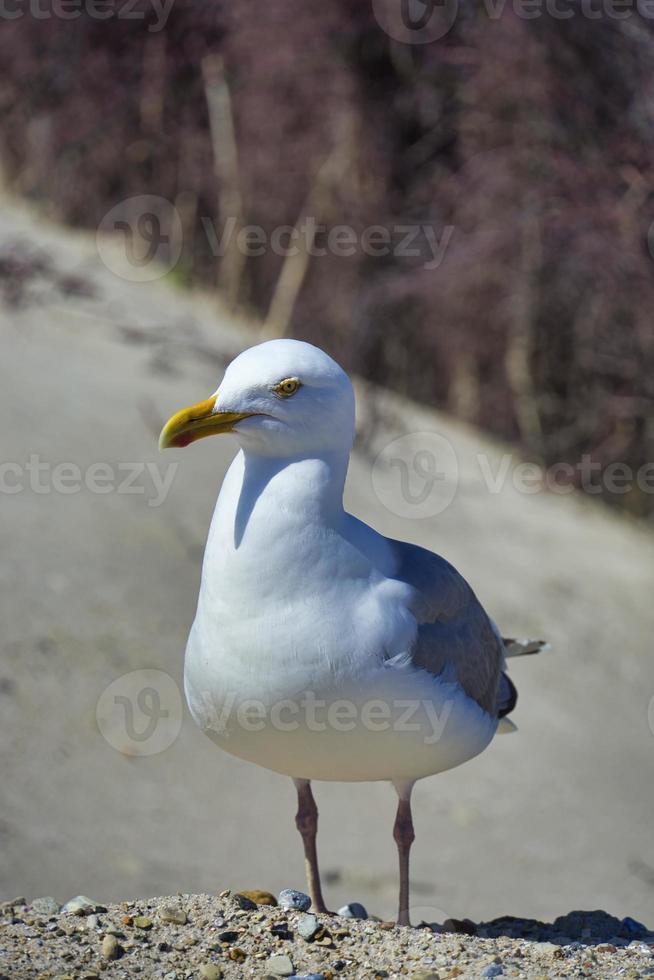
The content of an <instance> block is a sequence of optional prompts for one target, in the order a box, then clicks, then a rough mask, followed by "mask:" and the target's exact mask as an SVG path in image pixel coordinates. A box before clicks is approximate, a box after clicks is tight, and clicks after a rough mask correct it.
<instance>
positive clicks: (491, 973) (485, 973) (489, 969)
mask: <svg viewBox="0 0 654 980" xmlns="http://www.w3.org/2000/svg"><path fill="white" fill-rule="evenodd" d="M503 973H504V970H503V969H502V965H501V964H500V963H491V964H490V965H489V966H486V967H484V969H483V970H482V971H481V975H482V977H484V978H486V980H490V978H491V977H501V976H502V974H503Z"/></svg>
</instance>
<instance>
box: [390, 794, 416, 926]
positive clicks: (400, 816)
mask: <svg viewBox="0 0 654 980" xmlns="http://www.w3.org/2000/svg"><path fill="white" fill-rule="evenodd" d="M394 786H395V789H396V791H397V795H398V803H397V814H396V816H395V825H394V827H393V837H394V838H395V843H396V844H397V853H398V857H399V859H400V897H399V905H398V913H397V922H398V925H400V926H408V925H411V923H410V921H409V853H410V851H411V845H412V844H413V841H414V839H415V834H414V832H413V820H412V819H411V790H412V789H413V783H395V784H394Z"/></svg>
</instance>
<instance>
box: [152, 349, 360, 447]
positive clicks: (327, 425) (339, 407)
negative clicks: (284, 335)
mask: <svg viewBox="0 0 654 980" xmlns="http://www.w3.org/2000/svg"><path fill="white" fill-rule="evenodd" d="M222 432H233V433H234V435H235V436H236V438H237V439H238V441H239V443H240V444H241V446H242V448H244V449H246V450H249V451H252V452H255V453H257V454H260V455H264V456H274V457H279V458H285V457H289V458H292V457H295V456H301V455H307V454H314V453H316V454H321V453H329V452H349V450H350V448H351V446H352V440H353V438H354V392H353V389H352V383H351V381H350V379H349V378H348V376H347V374H346V373H345V371H343V369H342V368H341V367H339V365H338V364H337V363H336V361H334V360H332V358H331V357H329V355H328V354H325V352H324V351H322V350H320V348H318V347H314V346H313V345H312V344H307V343H304V342H302V341H299V340H269V341H267V342H266V343H263V344H258V345H257V346H256V347H250V348H249V349H248V350H246V351H243V353H242V354H239V356H238V357H237V358H235V359H234V360H233V361H232V363H231V364H230V365H229V367H228V368H227V370H226V371H225V376H224V378H223V380H222V383H221V384H220V386H219V388H218V390H217V391H216V392H215V393H214V394H213V395H212V396H211V397H210V398H208V399H206V401H203V402H199V403H198V404H197V405H191V406H190V407H189V408H184V409H182V411H180V412H177V413H176V415H173V417H172V418H171V419H169V421H168V422H167V423H166V425H165V426H164V428H163V429H162V432H161V436H160V438H159V446H160V448H161V449H167V448H169V447H171V446H187V445H188V444H189V443H191V442H194V441H195V440H196V439H202V438H203V437H204V436H209V435H215V434H218V433H222Z"/></svg>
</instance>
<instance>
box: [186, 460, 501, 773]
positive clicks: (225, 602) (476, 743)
mask: <svg viewBox="0 0 654 980" xmlns="http://www.w3.org/2000/svg"><path fill="white" fill-rule="evenodd" d="M328 470H329V467H328V466H327V464H325V463H324V462H323V461H320V460H304V461H302V462H301V463H297V464H294V465H293V466H292V467H286V468H284V469H282V470H281V471H279V470H275V469H274V468H271V472H270V473H266V472H265V470H264V471H262V472H257V473H256V474H255V477H253V478H252V479H251V481H250V482H251V487H249V488H248V481H247V479H246V474H245V463H244V459H243V456H242V454H241V455H239V457H237V459H236V460H235V462H234V464H233V465H232V468H231V469H230V472H229V473H228V475H227V477H226V479H225V482H224V484H223V488H222V490H221V494H220V497H219V500H218V503H217V506H216V510H215V513H214V518H213V521H212V527H211V531H210V534H209V539H208V542H207V549H206V554H205V562H204V568H203V575H202V586H201V590H200V598H199V602H198V610H197V615H196V619H195V622H194V625H193V628H192V631H191V635H190V637H189V642H188V646H187V653H186V664H185V687H186V694H187V700H188V703H189V706H190V709H191V712H192V714H193V716H194V718H195V719H196V721H197V722H198V724H199V725H200V726H201V727H202V728H203V729H204V730H205V731H206V733H207V734H208V735H210V737H212V738H213V739H214V740H215V741H216V742H218V744H220V745H221V746H222V747H223V748H224V749H225V750H226V751H228V752H231V753H232V754H234V755H236V756H239V757H241V758H244V759H248V760H249V761H252V762H255V763H258V764H259V765H262V766H265V767H266V768H270V769H273V770H276V771H278V772H283V773H286V774H288V775H291V776H295V777H304V778H313V779H336V780H370V779H392V778H395V779H397V778H419V777H420V776H424V775H428V774H431V773H433V772H438V771H441V770H443V769H447V768H451V767H453V766H455V765H458V764H459V763H460V762H463V761H465V760H466V759H468V758H470V757H471V756H473V755H476V754H477V753H478V752H479V751H481V750H482V749H483V748H484V747H485V746H486V745H487V744H488V742H489V741H490V739H491V738H492V736H493V734H494V732H495V727H496V720H495V719H491V718H490V716H489V715H487V714H486V712H484V711H483V710H482V709H481V708H480V707H479V706H478V705H477V704H476V703H475V702H473V701H471V700H470V699H469V698H468V697H467V696H466V695H465V693H464V692H463V691H462V689H461V688H460V686H459V685H458V684H457V683H455V682H453V681H452V682H447V681H446V680H445V679H443V678H442V677H441V678H435V677H433V675H431V674H429V673H427V672H426V671H423V670H419V669H416V668H414V667H413V666H412V665H411V663H410V657H409V655H408V652H409V650H410V648H411V645H412V643H413V640H414V637H415V633H416V629H417V624H416V621H415V619H414V617H413V615H412V613H411V611H410V609H411V606H412V604H413V600H414V599H415V595H414V593H413V590H412V588H411V587H410V586H409V585H408V584H407V583H405V582H402V581H400V580H399V579H397V578H393V577H392V576H393V571H394V567H393V556H392V551H391V549H390V547H389V545H388V543H387V542H386V541H385V539H384V538H383V537H381V536H380V535H377V534H376V532H374V531H372V530H371V529H370V534H369V538H368V540H365V541H362V540H361V535H360V531H359V533H358V534H357V541H356V545H355V544H354V543H353V542H352V540H351V535H348V518H347V515H345V514H344V513H343V511H342V508H341V507H340V502H339V506H336V507H334V508H333V510H332V509H331V505H332V501H331V499H330V495H329V493H328V492H327V490H328V489H329V487H328V484H329V478H330V473H329V472H328ZM307 488H310V489H311V492H310V493H309V492H307Z"/></svg>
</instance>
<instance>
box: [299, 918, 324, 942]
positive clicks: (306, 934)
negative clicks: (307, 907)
mask: <svg viewBox="0 0 654 980" xmlns="http://www.w3.org/2000/svg"><path fill="white" fill-rule="evenodd" d="M319 929H320V923H319V922H318V918H317V916H315V915H311V913H307V912H305V913H304V915H301V916H300V918H299V920H298V924H297V931H298V935H299V936H301V937H302V939H306V941H307V942H309V941H310V940H311V939H313V937H314V936H315V934H316V933H317V932H318V930H319Z"/></svg>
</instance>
